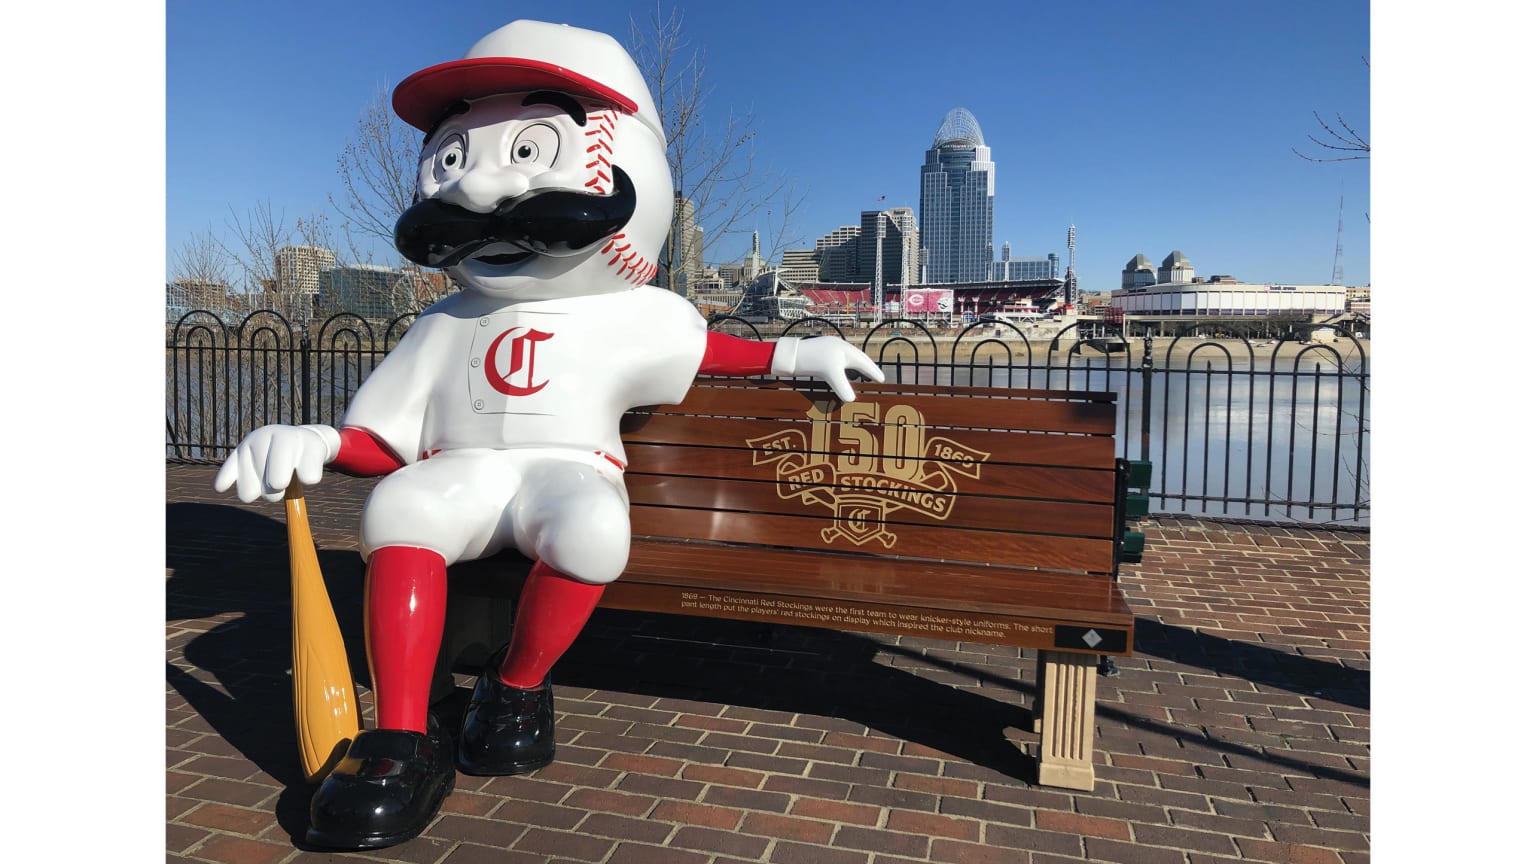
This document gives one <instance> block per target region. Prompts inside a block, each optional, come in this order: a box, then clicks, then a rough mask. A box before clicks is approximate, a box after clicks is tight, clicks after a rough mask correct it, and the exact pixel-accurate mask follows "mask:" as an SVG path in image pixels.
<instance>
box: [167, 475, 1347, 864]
mask: <svg viewBox="0 0 1536 864" xmlns="http://www.w3.org/2000/svg"><path fill="white" fill-rule="evenodd" d="M213 474H214V469H213V468H212V467H210V466H201V465H190V466H189V465H168V466H167V468H166V484H167V490H166V492H167V494H166V597H167V609H166V650H167V661H168V665H167V670H168V671H167V682H166V684H167V687H166V766H167V768H166V786H167V798H166V846H167V852H168V856H167V857H168V860H170V861H214V862H228V864H267V862H271V864H278V862H292V861H311V860H322V859H336V858H342V857H345V858H349V859H353V860H382V861H402V862H414V864H429V862H446V864H470V862H508V864H524V862H545V861H551V862H606V864H648V862H665V864H711V862H721V864H724V862H745V861H756V862H782V864H818V862H828V864H845V862H846V864H898V862H909V864H910V862H916V861H932V862H963V864H989V862H1021V864H1053V862H1067V861H1076V862H1081V861H1085V860H1086V861H1108V862H1134V864H1141V862H1146V864H1163V862H1168V864H1176V862H1187V864H1209V862H1219V861H1238V860H1241V861H1267V862H1297V864H1314V862H1316V864H1336V862H1349V864H1357V862H1365V861H1368V860H1369V857H1370V852H1369V849H1370V698H1369V694H1370V642H1369V640H1370V633H1369V609H1370V594H1369V547H1370V535H1369V533H1366V532H1360V531H1329V530H1303V529H1296V528H1274V527H1264V526H1256V525H1241V524H1235V523H1230V522H1216V521H1210V520H1199V519H1192V518H1185V517H1178V518H1173V517H1158V518H1154V519H1152V520H1148V521H1146V522H1144V523H1143V524H1144V526H1145V527H1146V530H1147V535H1148V543H1147V554H1146V560H1145V562H1144V563H1143V564H1141V565H1139V566H1135V567H1130V568H1128V569H1127V570H1126V571H1125V573H1124V574H1123V576H1122V581H1123V584H1124V586H1125V588H1126V590H1127V593H1128V594H1129V595H1130V596H1131V597H1132V602H1133V603H1134V604H1135V608H1136V611H1137V614H1138V619H1137V630H1136V656H1135V657H1134V658H1129V659H1127V660H1125V661H1123V662H1122V663H1121V668H1122V670H1123V673H1122V674H1121V675H1120V677H1118V678H1100V679H1099V682H1098V685H1099V713H1098V739H1097V747H1098V752H1097V756H1098V761H1099V765H1098V768H1097V771H1098V784H1097V786H1096V787H1095V789H1094V790H1093V791H1092V792H1091V793H1086V792H1084V793H1075V792H1068V791H1064V790H1057V789H1048V788H1043V787H1041V786H1039V785H1037V784H1036V783H1035V781H1034V778H1033V767H1032V765H1031V762H1030V761H1029V760H1028V759H1027V758H1026V757H1025V755H1024V754H1023V753H1021V752H1020V746H1022V747H1023V748H1024V749H1025V750H1026V751H1028V752H1030V753H1033V752H1035V750H1036V748H1038V745H1039V736H1038V735H1035V734H1032V733H1030V732H1029V731H1028V730H1029V729H1030V715H1029V706H1030V705H1031V704H1032V701H1033V697H1034V692H1033V691H1034V663H1035V658H1034V653H1033V652H1032V651H1027V650H1026V651H1022V652H1021V651H1019V650H1018V649H1008V648H999V647H994V646H986V645H975V644H966V643H956V642H948V641H936V640H924V639H908V638H899V639H898V638H887V637H874V636H866V635H858V634H843V633H835V632H829V631H817V630H804V629H800V628H777V629H776V630H774V631H773V632H772V633H771V634H770V633H769V631H767V630H765V629H764V628H762V627H759V626H753V625H746V624H736V623H731V622H718V621H701V620H693V619H685V618H669V617H666V616H642V615H634V614H624V613H616V612H609V611H606V610H599V611H598V613H597V614H596V615H595V616H594V618H593V620H592V622H591V623H590V624H589V626H588V628H587V630H586V631H584V633H583V635H582V636H581V638H580V640H579V641H578V643H577V645H576V646H575V647H574V648H573V649H572V651H571V652H570V653H569V654H568V655H567V656H566V657H565V658H564V659H563V660H562V661H561V663H560V665H559V666H557V667H556V669H555V673H554V674H555V682H556V694H557V710H558V713H559V720H558V723H559V736H560V737H559V753H558V757H557V760H556V762H555V764H553V765H551V766H549V767H548V768H545V769H543V770H541V771H539V772H537V773H536V774H534V775H531V776H527V777H507V778H474V777H467V776H463V775H461V776H459V778H458V785H457V787H456V789H455V791H454V793H453V794H452V795H451V796H450V797H449V799H448V801H447V802H446V804H445V805H444V807H443V809H442V813H441V815H440V816H439V817H438V819H437V820H436V821H435V822H434V823H433V824H432V825H431V826H430V827H429V828H428V829H427V830H426V832H425V833H424V834H423V835H422V836H421V837H418V838H417V839H415V840H412V841H410V842H408V843H405V844H403V845H401V846H397V847H394V848H392V849H387V850H383V851H382V852H380V853H377V854H368V855H348V856H333V855H323V854H320V853H316V852H312V851H306V850H304V849H303V848H302V845H301V840H300V838H302V836H303V833H304V828H305V826H306V824H307V819H308V815H307V814H308V802H309V796H310V792H311V789H310V787H309V786H307V785H306V784H305V783H304V782H303V779H302V777H301V776H300V774H299V769H298V762H297V756H296V751H295V746H296V745H295V743H294V731H293V724H292V709H291V701H290V700H291V696H290V683H289V678H288V669H289V661H288V653H289V619H288V615H289V610H288V584H287V579H288V576H287V551H286V541H285V533H284V527H283V521H282V520H283V515H282V505H281V504H257V505H241V504H239V502H238V501H237V500H236V499H235V498H234V497H233V495H228V496H225V495H218V494H215V493H214V492H213V491H212V488H211V484H212V478H213ZM371 485H372V481H369V480H358V479H353V478H347V477H342V476H339V475H333V474H328V475H327V477H326V479H325V482H324V483H322V484H320V485H318V486H315V487H313V488H311V489H310V490H309V493H308V499H309V502H310V512H311V519H312V527H313V530H314V533H315V538H316V542H317V545H318V546H319V547H320V550H321V552H320V557H321V564H322V567H323V568H324V570H325V573H326V579H327V582H328V584H329V585H330V588H331V594H332V599H333V601H335V604H336V607H337V612H338V615H339V617H340V618H341V622H342V628H343V630H344V631H345V633H346V634H347V638H348V643H349V650H350V652H351V654H352V665H353V671H354V675H355V677H357V678H358V679H359V696H360V702H361V705H362V708H363V712H364V716H365V722H371V698H370V697H369V695H368V691H367V687H366V677H367V676H366V672H367V663H366V660H365V659H364V656H363V653H362V638H361V633H362V625H361V619H360V613H359V603H360V598H361V590H362V589H361V580H362V562H361V561H360V559H359V556H358V554H357V552H356V544H355V539H354V537H353V532H354V531H355V526H356V524H357V522H356V520H357V518H358V513H359V511H360V508H361V504H362V500H363V497H364V496H365V495H366V493H367V490H368V489H369V488H371ZM770 635H771V638H769V637H770ZM470 680H471V679H470V678H469V677H467V676H463V677H461V679H460V684H461V687H460V689H459V691H458V694H457V696H456V697H454V699H451V700H450V701H449V702H448V703H446V704H445V705H444V706H442V711H443V713H445V714H446V715H447V716H448V719H449V720H450V723H453V722H456V720H457V716H456V715H455V714H454V711H456V710H457V708H458V707H459V703H461V702H462V699H463V698H464V697H465V696H467V690H466V689H465V688H467V687H468V686H469V684H470Z"/></svg>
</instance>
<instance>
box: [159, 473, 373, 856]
mask: <svg viewBox="0 0 1536 864" xmlns="http://www.w3.org/2000/svg"><path fill="white" fill-rule="evenodd" d="M165 525H166V555H167V558H166V567H167V568H170V569H171V570H173V571H174V574H173V575H172V576H171V577H170V578H169V579H168V580H167V581H166V586H165V595H166V610H165V616H166V620H167V621H170V622H185V623H186V625H187V627H188V629H189V631H192V632H191V633H189V634H181V635H179V636H177V637H175V638H173V640H172V644H171V646H170V647H172V648H175V647H178V644H177V643H181V644H179V647H180V648H181V652H182V656H183V658H184V659H185V662H186V665H185V666H181V665H177V664H173V663H167V664H166V680H167V682H168V683H169V684H170V685H171V687H172V688H174V689H175V691H176V692H177V693H179V694H180V695H181V696H182V698H184V699H186V700H187V702H188V704H190V705H191V707H192V708H193V709H195V710H196V711H197V712H198V714H199V715H201V716H202V717H203V719H205V720H206V721H207V723H208V724H209V725H210V726H211V727H212V728H213V731H214V732H216V733H217V734H218V735H219V736H220V737H222V738H223V739H224V740H225V741H226V742H228V743H229V744H230V745H231V746H232V747H234V748H235V749H237V750H239V751H240V753H241V754H242V755H244V756H245V757H246V758H247V759H249V760H250V761H251V762H252V763H253V764H254V765H255V766H256V767H257V768H258V769H260V770H261V771H262V772H263V773H265V774H267V775H269V776H270V777H271V778H272V779H274V780H276V781H277V782H278V783H281V784H282V785H283V787H284V791H283V792H282V794H281V795H280V796H279V799H278V802H277V806H276V816H277V819H278V824H279V825H281V826H282V828H283V830H285V831H287V832H288V833H289V835H290V836H291V837H292V838H293V839H294V841H295V843H298V842H299V841H300V839H301V838H302V837H303V835H304V831H305V829H306V828H307V827H308V825H309V799H310V797H311V794H312V792H313V789H312V788H311V787H310V786H309V784H307V783H306V782H305V780H304V777H303V774H302V772H301V771H300V768H299V758H298V739H297V734H296V732H295V730H294V718H293V683H292V681H293V679H292V674H291V670H292V657H291V650H292V647H291V645H292V643H291V635H292V622H291V602H290V593H289V592H290V587H289V574H288V545H287V543H288V540H287V529H286V527H285V526H284V525H283V524H282V523H281V522H280V521H277V520H274V519H271V518H268V517H266V516H262V515H260V514H257V513H252V512H250V511H248V510H244V509H241V508H240V507H236V506H232V505H231V506H222V505H216V504H196V503H172V504H168V505H167V506H166V519H165ZM231 538H239V539H238V540H232V539H231ZM319 554H320V566H321V570H322V572H323V573H324V574H325V582H326V590H327V591H328V592H329V593H330V595H331V602H332V605H333V606H334V607H335V609H336V615H337V619H338V620H339V622H340V625H341V630H342V635H343V637H344V638H345V640H346V644H347V652H348V663H349V664H350V666H351V671H352V676H353V678H354V679H355V683H357V684H363V685H365V686H366V683H367V681H366V673H367V669H368V663H367V658H366V655H365V653H364V652H363V636H362V632H363V627H362V585H363V563H362V560H361V558H360V557H359V556H358V554H357V553H356V552H353V551H340V552H338V551H325V550H323V549H322V550H321V551H320V553H319ZM209 625H211V626H209ZM200 626H208V629H206V630H202V631H201V632H197V628H198V627H200ZM360 702H361V700H360ZM358 707H359V709H361V708H362V705H361V704H359V706H358Z"/></svg>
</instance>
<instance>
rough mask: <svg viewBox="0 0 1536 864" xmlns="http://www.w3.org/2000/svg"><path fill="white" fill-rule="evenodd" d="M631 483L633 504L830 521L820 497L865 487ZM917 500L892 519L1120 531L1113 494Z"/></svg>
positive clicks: (647, 478)
mask: <svg viewBox="0 0 1536 864" xmlns="http://www.w3.org/2000/svg"><path fill="white" fill-rule="evenodd" d="M706 452H707V451H706ZM690 470H698V469H697V467H696V466H690ZM1111 482H1112V481H1111ZM624 483H625V485H626V486H627V487H628V489H629V500H630V504H631V506H633V507H639V506H646V505H649V506H655V507H683V508H694V509H704V510H736V511H745V512H756V513H779V514H783V515H786V516H812V517H816V516H820V517H821V518H822V519H824V520H825V521H826V522H827V523H828V524H830V522H831V518H832V516H833V513H834V511H833V509H832V507H831V506H830V502H828V503H821V502H822V501H826V500H827V499H828V498H830V497H832V496H839V497H841V496H847V495H850V494H852V495H858V494H860V493H861V492H863V490H861V489H858V488H857V487H852V486H836V485H828V486H817V487H810V488H811V491H812V494H815V495H817V496H826V497H824V498H821V499H820V500H818V501H811V502H807V501H804V500H802V499H801V498H800V497H799V496H793V497H784V496H785V495H787V494H789V493H787V491H785V490H781V488H780V486H779V485H778V484H777V483H774V482H772V478H771V477H765V478H763V480H758V481H752V480H726V479H721V478H719V477H686V476H682V475H680V474H676V473H671V474H667V473H664V472H663V473H659V474H641V473H636V472H634V471H629V472H627V473H626V474H625V477H624ZM1052 491H1055V490H1052ZM865 494H866V495H867V493H865ZM911 506H912V507H915V508H916V509H915V510H912V509H907V508H906V507H901V508H895V509H892V510H890V511H888V513H887V516H886V518H887V519H888V520H889V522H890V523H891V524H893V525H894V524H903V525H922V524H934V520H935V519H939V517H940V515H942V519H941V520H940V521H942V524H943V525H944V526H945V527H946V528H949V529H961V528H977V529H982V530H987V531H1013V532H1026V533H1031V534H1068V535H1074V536H1086V537H1099V538H1107V537H1111V536H1113V532H1114V518H1115V508H1114V504H1113V502H1112V500H1111V501H1106V502H1104V503H1098V504H1093V503H1081V502H1075V501H1061V500H1057V501H1035V500H1024V499H1013V498H993V497H982V496H978V495H953V494H943V493H931V492H930V493H921V495H920V497H917V498H916V500H915V501H914V503H913V504H912V505H911ZM899 533H902V532H898V534H899ZM697 539H711V538H697ZM905 539H908V540H909V542H908V544H907V545H904V546H903V552H904V554H908V555H923V556H924V557H935V558H936V557H941V556H942V555H943V554H945V552H946V551H947V550H949V549H950V548H951V547H952V545H953V544H952V543H946V544H945V545H944V546H943V547H942V548H941V549H939V550H936V551H934V552H930V553H922V552H919V551H916V550H914V549H913V548H912V547H911V545H910V538H905Z"/></svg>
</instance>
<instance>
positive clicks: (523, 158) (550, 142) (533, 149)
mask: <svg viewBox="0 0 1536 864" xmlns="http://www.w3.org/2000/svg"><path fill="white" fill-rule="evenodd" d="M559 152H560V133H559V132H557V131H556V130H555V127H553V126H551V125H549V124H548V123H535V124H533V125H532V126H529V127H528V128H526V129H524V130H523V131H521V132H519V133H517V137H516V138H515V139H513V141H512V164H514V165H530V164H531V165H545V166H548V165H553V164H555V156H556V155H557V154H559Z"/></svg>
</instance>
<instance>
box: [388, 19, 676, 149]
mask: <svg viewBox="0 0 1536 864" xmlns="http://www.w3.org/2000/svg"><path fill="white" fill-rule="evenodd" d="M523 90H559V91H561V92H565V93H572V94H576V95H579V96H585V97H588V98H590V99H594V100H596V101H598V102H601V103H604V104H607V105H611V106H613V107H614V108H617V109H618V110H620V111H623V112H625V113H627V114H634V115H636V116H638V117H639V118H640V119H641V120H643V121H645V123H646V125H647V126H651V127H652V129H653V130H654V131H656V132H657V134H658V135H659V134H660V122H659V119H660V118H659V117H656V109H655V107H654V105H653V104H652V103H651V97H650V91H649V90H648V89H647V88H646V87H645V82H644V79H643V78H642V77H641V75H640V71H639V69H637V68H636V67H635V64H634V61H633V60H632V59H630V57H629V54H628V52H626V51H625V50H624V49H623V47H622V46H620V45H619V44H618V42H616V41H614V39H613V37H611V36H608V35H606V34H603V33H597V32H594V31H591V30H582V29H580V28H577V27H568V26H565V25H561V24H547V23H544V22H542V21H513V22H512V23H511V24H508V25H506V26H505V27H502V28H500V29H499V30H496V31H494V32H492V33H491V34H489V35H488V36H486V37H484V38H482V39H481V40H480V41H479V42H476V43H475V45H474V47H472V48H470V49H469V52H468V53H467V54H465V55H464V57H463V58H462V59H459V60H450V61H448V62H447V63H439V64H437V65H436V66H429V67H427V68H426V69H422V70H421V71H419V72H416V73H414V74H412V75H410V76H409V77H407V78H406V79H405V80H404V81H401V82H400V84H399V86H397V87H395V92H394V97H393V100H392V101H393V104H394V108H395V113H396V114H398V115H400V119H402V120H404V121H405V122H407V123H409V124H411V125H412V126H414V127H416V128H417V129H420V130H422V131H423V132H425V131H426V130H427V129H429V128H431V126H432V124H433V123H435V122H436V121H437V120H438V119H439V118H440V117H441V116H442V114H443V112H444V111H446V110H447V109H448V107H449V106H451V105H453V104H454V103H455V102H458V101H459V100H461V99H462V100H473V99H480V98H483V97H486V96H495V95H497V94H501V93H513V92H518V91H523ZM625 91H636V92H633V93H628V92H625ZM641 100H643V101H641Z"/></svg>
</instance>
